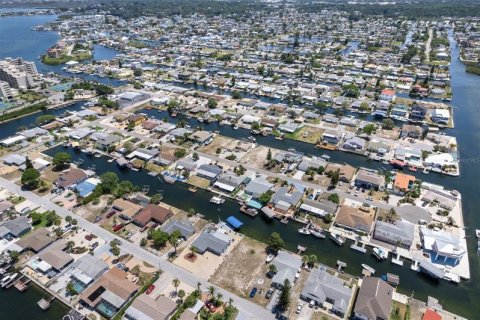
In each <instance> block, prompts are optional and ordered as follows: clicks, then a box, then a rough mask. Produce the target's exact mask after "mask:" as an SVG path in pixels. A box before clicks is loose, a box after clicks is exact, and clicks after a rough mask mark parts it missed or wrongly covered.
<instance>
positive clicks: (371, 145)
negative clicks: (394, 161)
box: [367, 140, 391, 156]
mask: <svg viewBox="0 0 480 320" xmlns="http://www.w3.org/2000/svg"><path fill="white" fill-rule="evenodd" d="M367 150H368V151H370V152H373V153H376V154H377V155H378V156H384V155H385V154H387V153H389V152H390V150H391V147H390V146H389V145H388V144H386V143H384V142H382V141H377V140H371V141H369V142H368V145H367Z"/></svg>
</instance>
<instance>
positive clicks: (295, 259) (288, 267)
mask: <svg viewBox="0 0 480 320" xmlns="http://www.w3.org/2000/svg"><path fill="white" fill-rule="evenodd" d="M272 264H273V265H274V266H275V267H276V268H277V272H276V273H275V275H274V276H273V278H272V286H273V287H275V288H281V287H283V283H284V282H285V280H287V279H288V281H290V283H293V282H294V281H295V275H296V274H297V273H298V272H299V270H300V267H301V266H302V258H301V257H300V256H299V255H296V254H293V253H290V252H287V251H284V250H280V251H278V254H277V256H276V257H275V258H274V259H273V260H272Z"/></svg>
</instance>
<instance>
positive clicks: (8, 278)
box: [1, 273, 18, 288]
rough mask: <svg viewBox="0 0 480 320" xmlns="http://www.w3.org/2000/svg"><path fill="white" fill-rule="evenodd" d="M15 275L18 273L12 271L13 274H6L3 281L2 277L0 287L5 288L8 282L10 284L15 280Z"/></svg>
mask: <svg viewBox="0 0 480 320" xmlns="http://www.w3.org/2000/svg"><path fill="white" fill-rule="evenodd" d="M17 276H18V273H13V274H11V275H9V276H7V279H5V278H4V279H5V281H3V279H2V283H1V286H2V288H5V287H7V286H8V285H9V284H11V283H12V282H13V281H14V280H15V278H17Z"/></svg>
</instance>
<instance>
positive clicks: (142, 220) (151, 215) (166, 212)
mask: <svg viewBox="0 0 480 320" xmlns="http://www.w3.org/2000/svg"><path fill="white" fill-rule="evenodd" d="M172 216H173V212H172V211H171V210H170V209H167V208H164V207H162V206H159V205H156V204H147V205H146V206H145V207H143V208H142V209H141V210H140V211H139V212H138V213H137V214H136V215H135V216H134V217H133V223H135V224H136V225H138V226H141V227H144V226H146V225H147V223H149V222H150V221H152V220H153V221H155V222H157V223H160V224H163V223H165V221H167V220H168V219H170V218H171V217H172Z"/></svg>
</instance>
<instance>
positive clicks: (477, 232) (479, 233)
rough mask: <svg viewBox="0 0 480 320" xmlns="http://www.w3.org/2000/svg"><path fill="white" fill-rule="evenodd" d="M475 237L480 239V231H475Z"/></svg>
mask: <svg viewBox="0 0 480 320" xmlns="http://www.w3.org/2000/svg"><path fill="white" fill-rule="evenodd" d="M475 235H476V236H477V238H479V239H480V229H476V230H475Z"/></svg>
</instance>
